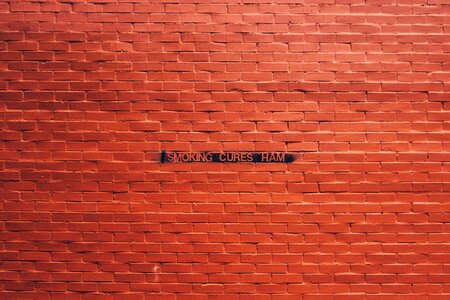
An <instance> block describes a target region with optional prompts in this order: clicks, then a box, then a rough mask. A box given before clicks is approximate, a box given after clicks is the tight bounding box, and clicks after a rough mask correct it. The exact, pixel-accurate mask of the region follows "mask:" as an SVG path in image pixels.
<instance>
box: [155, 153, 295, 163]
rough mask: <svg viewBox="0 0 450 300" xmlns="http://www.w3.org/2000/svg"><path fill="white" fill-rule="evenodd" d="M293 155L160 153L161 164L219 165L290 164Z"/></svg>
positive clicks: (293, 158)
mask: <svg viewBox="0 0 450 300" xmlns="http://www.w3.org/2000/svg"><path fill="white" fill-rule="evenodd" d="M294 160H295V157H294V155H293V154H288V153H285V152H251V151H236V152H175V151H174V152H172V151H167V152H166V151H162V152H161V163H166V162H167V163H190V162H219V163H238V162H239V163H245V162H253V163H290V162H293V161H294Z"/></svg>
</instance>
